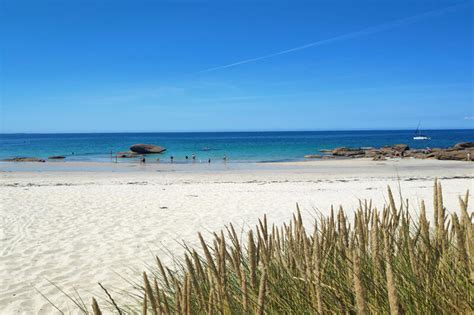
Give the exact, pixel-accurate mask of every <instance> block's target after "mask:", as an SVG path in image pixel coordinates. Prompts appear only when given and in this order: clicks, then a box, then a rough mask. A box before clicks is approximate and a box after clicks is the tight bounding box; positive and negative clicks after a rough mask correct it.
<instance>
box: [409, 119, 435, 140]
mask: <svg viewBox="0 0 474 315" xmlns="http://www.w3.org/2000/svg"><path fill="white" fill-rule="evenodd" d="M430 139H431V138H430V137H428V136H426V135H424V134H422V133H421V130H420V123H418V127H416V131H415V135H414V136H413V140H430Z"/></svg>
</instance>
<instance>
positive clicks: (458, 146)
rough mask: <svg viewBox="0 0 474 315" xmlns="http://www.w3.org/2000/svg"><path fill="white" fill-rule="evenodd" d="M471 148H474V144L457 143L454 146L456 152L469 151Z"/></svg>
mask: <svg viewBox="0 0 474 315" xmlns="http://www.w3.org/2000/svg"><path fill="white" fill-rule="evenodd" d="M469 148H474V142H460V143H456V144H455V145H454V146H453V149H456V150H462V149H469Z"/></svg>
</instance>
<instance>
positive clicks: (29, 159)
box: [3, 157, 46, 163]
mask: <svg viewBox="0 0 474 315" xmlns="http://www.w3.org/2000/svg"><path fill="white" fill-rule="evenodd" d="M3 161H7V162H41V163H44V162H46V160H44V159H40V158H37V157H14V158H11V159H5V160H3Z"/></svg>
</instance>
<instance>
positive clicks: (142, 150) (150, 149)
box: [130, 144, 166, 154]
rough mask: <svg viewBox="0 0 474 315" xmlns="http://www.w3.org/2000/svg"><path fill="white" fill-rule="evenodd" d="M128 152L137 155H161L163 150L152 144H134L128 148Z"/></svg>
mask: <svg viewBox="0 0 474 315" xmlns="http://www.w3.org/2000/svg"><path fill="white" fill-rule="evenodd" d="M130 151H132V152H135V153H138V154H152V153H162V152H164V151H166V149H165V148H163V147H160V146H158V145H153V144H134V145H132V146H131V147H130Z"/></svg>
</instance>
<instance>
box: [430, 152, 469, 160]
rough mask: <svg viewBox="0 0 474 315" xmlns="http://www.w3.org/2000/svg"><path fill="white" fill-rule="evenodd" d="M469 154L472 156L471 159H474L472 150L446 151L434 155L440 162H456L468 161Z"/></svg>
mask: <svg viewBox="0 0 474 315" xmlns="http://www.w3.org/2000/svg"><path fill="white" fill-rule="evenodd" d="M468 153H470V154H471V159H473V158H474V149H471V150H444V151H439V152H436V153H434V158H435V159H438V160H456V161H466V160H467V155H468Z"/></svg>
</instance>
